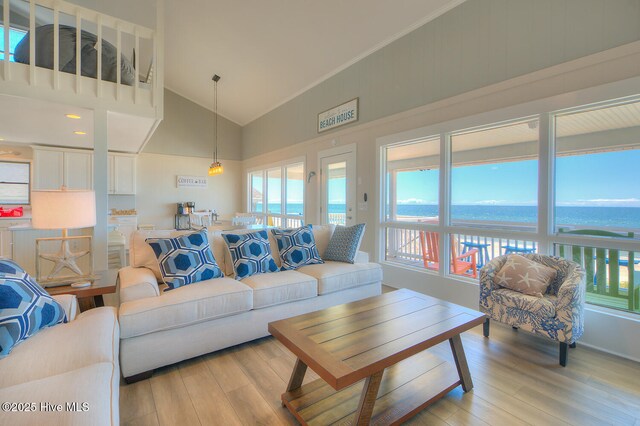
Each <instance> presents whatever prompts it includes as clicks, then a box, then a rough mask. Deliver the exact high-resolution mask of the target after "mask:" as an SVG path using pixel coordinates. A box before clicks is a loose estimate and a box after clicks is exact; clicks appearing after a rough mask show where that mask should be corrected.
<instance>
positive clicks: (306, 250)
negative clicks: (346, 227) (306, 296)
mask: <svg viewBox="0 0 640 426" xmlns="http://www.w3.org/2000/svg"><path fill="white" fill-rule="evenodd" d="M271 233H272V234H273V236H274V237H275V239H276V242H277V243H278V251H279V252H280V259H282V267H281V268H280V269H281V270H283V271H286V270H287V269H298V268H299V267H301V266H304V265H314V264H317V263H324V260H322V259H321V258H320V254H319V253H318V248H317V247H316V240H315V238H313V232H312V231H311V226H310V225H307V226H303V227H300V228H296V229H272V230H271Z"/></svg>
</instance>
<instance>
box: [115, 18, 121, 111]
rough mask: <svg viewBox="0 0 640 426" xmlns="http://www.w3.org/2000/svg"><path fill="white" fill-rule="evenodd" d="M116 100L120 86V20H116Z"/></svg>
mask: <svg viewBox="0 0 640 426" xmlns="http://www.w3.org/2000/svg"><path fill="white" fill-rule="evenodd" d="M116 55H117V57H116V68H117V69H116V100H118V101H119V100H120V90H121V89H120V86H121V84H120V83H121V82H122V31H120V21H118V22H116Z"/></svg>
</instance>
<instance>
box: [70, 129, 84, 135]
mask: <svg viewBox="0 0 640 426" xmlns="http://www.w3.org/2000/svg"><path fill="white" fill-rule="evenodd" d="M73 134H74V135H86V134H87V132H83V131H82V130H76V131H75V132H73Z"/></svg>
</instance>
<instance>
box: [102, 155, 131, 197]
mask: <svg viewBox="0 0 640 426" xmlns="http://www.w3.org/2000/svg"><path fill="white" fill-rule="evenodd" d="M107 160H108V161H107V163H108V167H109V171H108V174H109V194H114V195H135V193H136V156H135V155H127V154H109V156H108V158H107Z"/></svg>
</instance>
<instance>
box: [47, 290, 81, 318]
mask: <svg viewBox="0 0 640 426" xmlns="http://www.w3.org/2000/svg"><path fill="white" fill-rule="evenodd" d="M51 297H53V299H54V300H55V301H56V302H58V303H59V304H60V306H62V309H64V313H65V314H67V321H69V322H71V321H73V320H74V319H76V315H78V299H77V298H76V296H74V295H72V294H58V295H56V296H51Z"/></svg>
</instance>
